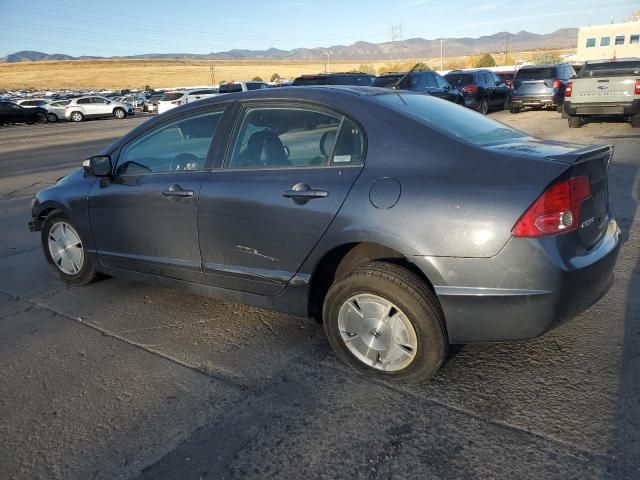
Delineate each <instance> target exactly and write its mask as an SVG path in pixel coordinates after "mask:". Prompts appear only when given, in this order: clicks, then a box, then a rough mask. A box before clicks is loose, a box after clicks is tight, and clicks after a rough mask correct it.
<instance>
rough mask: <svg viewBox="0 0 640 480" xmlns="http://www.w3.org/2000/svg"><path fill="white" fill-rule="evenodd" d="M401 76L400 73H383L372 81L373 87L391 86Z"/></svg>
mask: <svg viewBox="0 0 640 480" xmlns="http://www.w3.org/2000/svg"><path fill="white" fill-rule="evenodd" d="M401 78H402V75H385V76H384V77H378V78H376V79H375V80H374V81H373V86H374V87H382V88H391V87H393V86H394V85H395V84H396V83H398V80H400V79H401Z"/></svg>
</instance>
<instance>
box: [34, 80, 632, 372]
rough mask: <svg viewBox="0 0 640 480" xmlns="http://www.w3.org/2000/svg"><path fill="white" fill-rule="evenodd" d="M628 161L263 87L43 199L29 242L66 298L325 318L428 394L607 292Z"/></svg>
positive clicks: (378, 363) (121, 154)
mask: <svg viewBox="0 0 640 480" xmlns="http://www.w3.org/2000/svg"><path fill="white" fill-rule="evenodd" d="M240 101H241V102H240ZM231 106H237V108H229V107H231ZM612 154H613V150H612V148H611V147H610V146H589V147H583V146H576V145H575V144H568V143H562V142H557V141H554V142H545V141H544V140H540V139H536V138H532V137H531V136H529V135H527V134H526V133H523V132H521V131H518V130H514V129H512V128H510V127H509V126H507V125H505V124H503V123H500V122H496V121H494V120H492V119H490V118H487V117H483V116H482V115H479V114H477V113H476V112H473V111H471V110H469V109H464V108H459V107H457V106H455V105H452V104H451V103H450V102H443V101H441V100H439V99H436V98H433V97H431V96H429V95H422V94H417V93H413V92H406V91H386V90H383V89H379V88H376V89H374V88H365V87H353V86H352V87H314V88H310V87H309V88H307V87H297V88H279V89H272V90H268V91H267V90H263V91H254V92H246V93H242V94H230V95H222V96H219V97H215V98H211V99H207V100H203V101H199V102H195V103H193V104H188V105H185V106H181V107H179V108H176V109H174V110H172V111H171V112H168V113H166V114H164V115H161V116H158V117H156V118H153V119H151V120H149V121H148V122H146V123H145V124H144V128H137V129H135V130H133V131H132V132H130V133H128V134H126V135H125V136H124V137H122V138H121V139H120V140H118V141H116V142H115V143H113V144H111V145H110V146H109V147H107V148H106V149H105V150H104V151H103V152H102V154H100V155H96V156H94V157H91V158H89V159H88V160H87V161H86V162H85V167H84V169H79V170H77V171H76V172H74V173H71V174H70V175H68V176H66V177H65V178H64V179H62V180H60V181H59V182H57V183H56V184H55V185H53V186H50V187H48V188H46V189H44V190H41V191H40V192H38V193H37V195H36V197H35V199H34V201H33V202H32V210H31V218H30V222H29V226H30V229H31V231H40V232H41V234H40V235H41V239H42V246H43V249H44V254H45V255H46V258H47V259H48V260H49V262H50V263H51V264H52V268H54V269H56V270H57V272H58V273H59V275H60V276H61V277H62V279H63V280H65V281H66V282H67V283H70V284H74V285H84V284H87V283H90V282H91V281H92V280H94V279H96V278H97V276H98V275H99V273H103V274H107V275H113V276H121V277H125V278H128V279H134V280H140V281H148V282H153V283H155V284H160V285H164V286H172V287H177V288H186V289H188V290H189V291H191V292H198V293H201V294H204V295H210V296H213V297H217V298H221V299H225V300H228V301H233V302H240V303H247V304H253V305H257V306H261V307H266V308H273V309H276V310H280V311H283V312H286V313H288V314H293V315H297V316H303V317H312V318H315V319H317V320H318V321H320V322H322V323H323V324H324V328H325V331H326V334H327V337H328V339H329V342H330V343H331V345H332V347H333V348H334V350H335V351H336V353H337V355H338V357H339V358H341V359H343V360H344V361H346V362H347V363H349V364H350V365H352V366H353V367H355V368H357V369H358V370H361V371H363V372H367V373H368V374H369V375H372V376H377V377H378V378H382V379H387V380H392V381H403V382H422V381H424V380H427V379H428V378H430V377H431V376H432V375H434V373H435V372H436V371H437V370H438V369H439V368H440V366H441V365H442V363H443V362H444V361H445V359H446V358H447V352H448V349H449V345H450V344H455V343H468V342H474V341H476V342H477V341H507V340H518V339H526V338H532V337H536V336H539V335H542V334H543V333H545V332H547V331H548V330H550V329H552V328H554V327H555V326H557V325H558V324H559V323H561V322H563V321H566V320H568V319H570V318H572V317H573V316H575V315H576V314H578V313H579V312H580V311H582V310H584V309H586V308H587V307H589V306H590V305H592V304H594V303H595V302H597V301H598V300H599V299H600V298H601V297H602V296H603V295H604V293H605V292H606V291H607V290H608V289H609V287H610V285H611V283H612V280H613V272H614V268H615V264H616V259H617V255H618V251H619V248H620V240H619V234H620V231H619V229H618V226H617V224H616V221H615V220H614V218H613V216H612V214H611V211H610V210H609V200H608V191H607V175H608V166H609V163H610V162H611V157H612ZM98 185H99V187H98Z"/></svg>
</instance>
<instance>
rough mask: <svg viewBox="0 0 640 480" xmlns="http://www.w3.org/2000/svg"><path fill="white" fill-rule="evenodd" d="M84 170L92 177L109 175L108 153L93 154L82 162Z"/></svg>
mask: <svg viewBox="0 0 640 480" xmlns="http://www.w3.org/2000/svg"><path fill="white" fill-rule="evenodd" d="M82 166H83V167H84V171H85V172H86V173H87V174H88V175H92V176H94V177H108V176H109V175H111V168H112V165H111V157H110V156H109V155H94V156H93V157H89V158H88V159H86V160H85V161H84V163H83V164H82Z"/></svg>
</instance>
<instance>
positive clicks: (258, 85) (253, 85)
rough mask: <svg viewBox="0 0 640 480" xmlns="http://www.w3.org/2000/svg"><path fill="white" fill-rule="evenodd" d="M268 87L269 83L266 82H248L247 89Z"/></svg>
mask: <svg viewBox="0 0 640 480" xmlns="http://www.w3.org/2000/svg"><path fill="white" fill-rule="evenodd" d="M267 87H268V85H267V84H266V83H260V82H258V83H256V82H247V90H261V89H263V88H267Z"/></svg>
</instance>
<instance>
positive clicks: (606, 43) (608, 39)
mask: <svg viewBox="0 0 640 480" xmlns="http://www.w3.org/2000/svg"><path fill="white" fill-rule="evenodd" d="M609 45H611V37H600V46H601V47H608V46H609Z"/></svg>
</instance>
